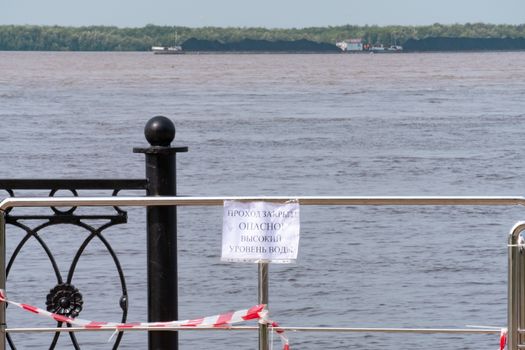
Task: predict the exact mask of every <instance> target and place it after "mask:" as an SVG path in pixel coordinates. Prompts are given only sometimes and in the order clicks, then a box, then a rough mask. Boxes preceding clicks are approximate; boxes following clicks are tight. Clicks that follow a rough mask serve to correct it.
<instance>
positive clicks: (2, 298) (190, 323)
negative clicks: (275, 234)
mask: <svg viewBox="0 0 525 350" xmlns="http://www.w3.org/2000/svg"><path fill="white" fill-rule="evenodd" d="M0 302H5V303H9V304H11V305H14V306H17V307H19V308H21V309H23V310H26V311H29V312H32V313H34V314H37V315H41V316H44V317H48V318H51V319H53V320H55V321H57V322H64V323H68V324H70V325H72V326H76V327H81V328H85V329H115V331H117V332H119V331H124V330H126V329H132V328H146V329H148V328H150V329H153V328H156V329H158V328H165V329H169V328H170V327H189V328H191V327H217V328H220V327H228V326H231V325H233V324H235V323H240V322H244V321H249V320H259V323H262V324H268V325H269V327H271V329H272V330H274V331H275V332H276V333H277V334H278V335H279V336H280V338H281V341H282V343H283V350H290V345H289V342H288V338H287V337H286V336H285V335H284V331H283V330H280V329H279V328H278V327H279V326H278V325H277V323H275V322H273V321H271V320H269V319H268V310H267V309H266V305H264V304H261V305H256V306H254V307H252V308H250V309H244V310H239V311H235V312H228V313H224V314H219V315H214V316H208V317H203V318H197V319H192V320H183V321H167V322H134V323H119V322H97V321H89V320H83V319H80V318H70V317H66V316H63V315H59V314H55V313H52V312H49V311H46V310H44V309H40V308H38V307H36V306H32V305H28V304H23V303H18V302H16V301H12V300H9V299H7V296H6V294H5V291H4V290H2V289H0Z"/></svg>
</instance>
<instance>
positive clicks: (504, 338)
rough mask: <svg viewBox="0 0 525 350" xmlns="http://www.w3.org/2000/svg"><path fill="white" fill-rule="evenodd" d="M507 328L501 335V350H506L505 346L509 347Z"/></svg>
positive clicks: (503, 329) (502, 330)
mask: <svg viewBox="0 0 525 350" xmlns="http://www.w3.org/2000/svg"><path fill="white" fill-rule="evenodd" d="M507 333H508V329H507V328H502V329H501V332H500V334H499V350H504V349H505V346H507Z"/></svg>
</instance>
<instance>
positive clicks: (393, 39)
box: [0, 23, 525, 51]
mask: <svg viewBox="0 0 525 350" xmlns="http://www.w3.org/2000/svg"><path fill="white" fill-rule="evenodd" d="M432 37H446V38H525V24H521V25H494V24H485V23H467V24H452V25H442V24H439V23H435V24H432V25H428V26H354V25H344V26H333V27H309V28H291V29H278V28H277V29H269V28H248V27H246V28H245V27H243V28H234V27H226V28H221V27H202V28H190V27H181V26H157V25H147V26H145V27H142V28H119V27H111V26H89V27H61V26H34V25H2V26H0V50H22V51H23V50H34V51H147V50H149V49H150V47H151V46H170V45H180V44H182V43H183V42H184V41H186V40H188V39H190V38H195V39H199V40H217V41H220V42H223V43H229V42H237V41H240V40H243V39H252V40H268V41H276V40H285V41H293V40H301V39H306V40H310V41H314V42H319V43H334V44H335V42H337V41H340V40H344V39H348V38H362V39H363V41H364V42H366V43H370V44H376V43H381V44H384V45H393V44H398V45H402V44H403V43H404V42H406V41H407V40H409V39H425V38H432Z"/></svg>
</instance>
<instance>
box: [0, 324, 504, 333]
mask: <svg viewBox="0 0 525 350" xmlns="http://www.w3.org/2000/svg"><path fill="white" fill-rule="evenodd" d="M273 329H274V330H278V331H292V332H338V333H418V334H498V333H500V332H501V329H496V328H487V329H472V328H351V327H281V326H279V327H273ZM116 330H117V329H116V327H104V328H81V327H61V328H7V329H6V330H5V331H6V332H8V333H9V332H10V333H33V332H41V333H48V332H49V333H54V332H89V331H93V332H104V331H105V332H107V331H113V332H114V331H116ZM221 330H222V331H256V330H259V327H258V326H231V327H213V326H210V327H157V328H155V327H153V328H151V327H133V328H126V329H121V330H119V331H122V332H124V331H125V332H129V331H221ZM269 330H272V327H269Z"/></svg>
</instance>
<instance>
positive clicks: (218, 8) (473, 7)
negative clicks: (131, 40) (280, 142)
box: [0, 0, 525, 28]
mask: <svg viewBox="0 0 525 350" xmlns="http://www.w3.org/2000/svg"><path fill="white" fill-rule="evenodd" d="M436 22H439V23H442V24H451V23H466V22H471V23H473V22H486V23H494V24H500V23H507V24H522V23H525V0H397V1H396V0H301V1H300V0H257V1H255V0H221V1H219V0H187V1H184V0H141V1H139V0H82V1H79V0H0V24H40V25H66V26H82V25H116V26H119V27H142V26H144V25H146V24H158V25H181V26H190V27H201V26H223V27H225V26H235V27H250V26H261V27H272V28H275V27H279V28H291V27H309V26H327V25H334V26H335V25H342V24H357V25H364V24H370V25H372V24H377V25H387V24H404V25H420V24H432V23H436Z"/></svg>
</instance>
